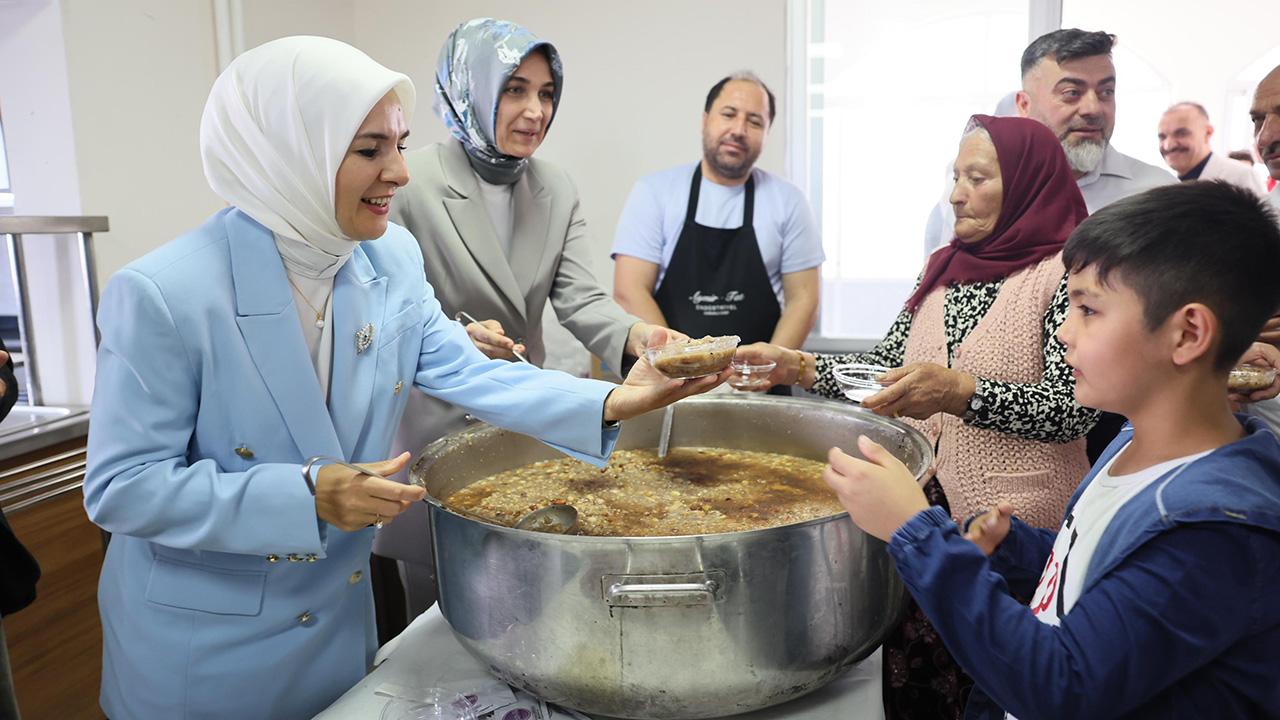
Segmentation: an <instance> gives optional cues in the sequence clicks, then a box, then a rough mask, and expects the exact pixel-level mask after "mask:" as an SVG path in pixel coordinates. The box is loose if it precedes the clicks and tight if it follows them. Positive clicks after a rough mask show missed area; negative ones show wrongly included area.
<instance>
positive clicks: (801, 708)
mask: <svg viewBox="0 0 1280 720" xmlns="http://www.w3.org/2000/svg"><path fill="white" fill-rule="evenodd" d="M375 662H376V663H378V665H377V667H376V668H375V669H374V670H373V672H371V673H369V674H368V675H366V676H365V678H364V679H363V680H361V681H360V682H359V683H358V684H357V685H356V686H355V687H353V688H351V689H350V690H348V691H347V692H346V694H345V695H343V696H342V697H340V698H338V700H337V701H336V702H334V703H333V704H332V705H330V706H329V707H328V708H327V709H326V710H325V711H324V712H322V713H320V714H319V715H317V716H316V718H317V720H368V718H376V717H378V715H379V713H381V712H382V708H383V706H385V705H386V704H387V701H388V699H387V698H386V697H384V696H382V695H375V694H374V689H375V688H377V687H378V686H379V685H382V684H383V683H395V684H397V685H406V686H411V687H427V686H431V685H433V684H436V680H437V679H438V678H441V677H445V676H453V675H457V674H458V673H459V671H460V670H462V671H465V670H468V669H469V670H473V671H474V672H475V673H476V674H477V675H479V674H483V673H484V672H485V670H484V666H482V665H481V664H480V663H479V662H477V661H476V660H475V658H473V657H471V655H470V654H469V653H468V652H467V651H466V650H465V649H463V647H462V645H460V644H459V643H458V641H457V639H455V638H454V636H453V632H452V631H451V630H450V629H449V625H448V623H446V622H445V620H444V616H442V615H441V614H440V608H439V606H438V605H433V606H432V607H431V609H430V610H428V611H427V612H425V613H423V614H422V615H419V616H418V619H416V620H414V621H413V623H412V624H411V625H409V627H408V628H405V631H404V632H402V633H400V634H399V635H397V636H396V637H394V638H392V639H391V641H390V642H388V643H387V644H386V645H384V646H383V647H382V648H381V649H380V650H378V655H377V658H376V660H375ZM880 667H881V658H880V650H876V651H875V653H874V654H872V655H871V656H870V657H868V658H867V659H866V660H864V661H862V662H861V663H858V664H857V665H855V666H854V667H852V668H851V669H850V670H849V671H848V672H847V673H845V674H843V675H841V676H840V677H839V678H837V679H835V680H834V681H832V682H831V683H830V684H828V685H826V686H824V687H823V688H821V689H819V690H817V691H815V692H812V693H810V694H808V695H805V696H804V697H802V698H798V699H796V700H792V701H790V702H787V703H783V704H782V705H777V706H774V707H771V708H765V709H763V710H757V711H755V712H752V713H747V714H745V715H736V716H734V717H735V720H783V719H784V718H785V719H786V720H831V718H840V719H841V720H883V718H884V707H883V701H882V699H881V694H880Z"/></svg>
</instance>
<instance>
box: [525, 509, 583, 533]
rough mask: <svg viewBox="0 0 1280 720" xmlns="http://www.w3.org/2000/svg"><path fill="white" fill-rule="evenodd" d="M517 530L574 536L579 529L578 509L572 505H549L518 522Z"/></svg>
mask: <svg viewBox="0 0 1280 720" xmlns="http://www.w3.org/2000/svg"><path fill="white" fill-rule="evenodd" d="M515 528H516V529H517V530H532V531H534V532H545V533H553V534H556V535H572V534H573V533H574V532H575V531H577V529H578V509H577V508H575V507H574V506H572V505H548V506H546V507H540V508H538V509H537V510H534V511H533V512H531V513H529V514H528V515H525V516H524V517H522V518H520V519H519V520H518V521H516V524H515Z"/></svg>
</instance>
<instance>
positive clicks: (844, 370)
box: [831, 363, 889, 403]
mask: <svg viewBox="0 0 1280 720" xmlns="http://www.w3.org/2000/svg"><path fill="white" fill-rule="evenodd" d="M887 372H889V368H887V367H884V366H883V365H863V364H860V363H848V364H845V365H836V366H835V367H833V368H831V375H832V376H833V377H835V379H836V384H837V385H839V386H840V390H841V391H843V392H844V396H845V397H847V398H849V399H850V400H852V401H854V402H856V403H861V402H862V401H863V400H866V399H867V398H869V397H871V396H872V395H875V394H876V393H878V392H880V391H881V390H883V389H885V388H886V387H889V386H888V385H884V384H882V383H881V382H880V381H879V380H877V379H876V378H878V377H880V376H881V375H884V374H885V373H887Z"/></svg>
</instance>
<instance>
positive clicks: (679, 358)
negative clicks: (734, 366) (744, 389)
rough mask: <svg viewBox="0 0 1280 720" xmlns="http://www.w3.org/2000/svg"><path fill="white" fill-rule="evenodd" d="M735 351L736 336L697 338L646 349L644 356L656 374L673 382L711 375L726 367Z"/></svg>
mask: <svg viewBox="0 0 1280 720" xmlns="http://www.w3.org/2000/svg"><path fill="white" fill-rule="evenodd" d="M737 347H738V336H737V335H722V336H719V337H712V336H710V335H708V336H707V337H703V338H698V339H697V340H682V341H678V342H673V343H667V344H666V345H661V346H659V347H654V348H648V349H647V350H645V353H646V354H647V355H648V357H649V362H650V364H652V365H653V366H654V367H655V368H657V370H658V372H660V373H662V374H663V375H666V376H667V377H669V378H671V379H673V380H682V379H686V378H695V377H702V376H703V375H714V374H715V373H718V372H720V371H721V370H723V369H725V368H727V367H729V363H730V362H731V361H732V360H733V354H734V352H735V351H736V349H737Z"/></svg>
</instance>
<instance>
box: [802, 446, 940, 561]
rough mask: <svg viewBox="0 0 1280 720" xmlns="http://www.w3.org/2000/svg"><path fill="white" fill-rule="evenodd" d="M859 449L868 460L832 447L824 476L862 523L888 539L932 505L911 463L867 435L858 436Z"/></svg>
mask: <svg viewBox="0 0 1280 720" xmlns="http://www.w3.org/2000/svg"><path fill="white" fill-rule="evenodd" d="M858 450H859V451H860V452H861V453H862V456H863V457H865V458H866V460H862V459H859V458H856V457H853V456H852V455H849V454H847V453H845V452H844V451H843V450H841V449H840V448H831V450H830V451H829V452H828V453H827V463H828V465H827V469H826V470H824V471H823V472H822V479H823V480H825V481H826V483H827V485H828V486H830V487H831V489H832V490H834V491H835V493H836V497H837V498H839V499H840V504H841V505H843V506H844V509H845V510H847V511H849V517H851V518H853V522H854V523H856V524H857V525H858V527H860V528H862V530H863V531H864V532H866V533H867V534H868V535H871V536H873V537H877V538H879V539H881V540H884V541H886V542H887V541H888V540H889V536H890V535H892V534H893V532H894V531H895V530H897V529H898V528H900V527H902V524H903V523H905V522H906V521H908V520H910V519H911V517H912V516H913V515H915V514H916V513H918V512H920V511H921V510H927V509H929V500H928V499H927V498H926V497H925V496H924V491H923V490H921V489H920V486H919V485H918V484H916V479H915V478H914V477H912V476H911V471H910V470H907V466H906V465H903V464H902V461H901V460H899V459H898V458H896V457H894V456H893V454H892V453H890V452H889V451H888V450H885V449H884V448H883V447H880V446H879V445H877V444H876V443H875V442H873V441H872V440H870V439H869V438H867V436H865V435H860V436H858Z"/></svg>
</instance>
